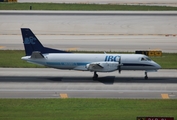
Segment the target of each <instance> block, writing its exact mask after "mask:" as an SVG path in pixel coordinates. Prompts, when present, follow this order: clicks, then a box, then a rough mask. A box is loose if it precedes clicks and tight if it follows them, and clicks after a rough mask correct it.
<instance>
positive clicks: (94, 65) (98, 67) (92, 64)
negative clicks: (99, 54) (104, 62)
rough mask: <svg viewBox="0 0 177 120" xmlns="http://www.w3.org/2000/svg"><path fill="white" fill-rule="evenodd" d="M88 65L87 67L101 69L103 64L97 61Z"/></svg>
mask: <svg viewBox="0 0 177 120" xmlns="http://www.w3.org/2000/svg"><path fill="white" fill-rule="evenodd" d="M88 67H89V69H103V66H101V65H100V64H99V63H91V64H89V66H88Z"/></svg>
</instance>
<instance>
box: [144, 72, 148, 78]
mask: <svg viewBox="0 0 177 120" xmlns="http://www.w3.org/2000/svg"><path fill="white" fill-rule="evenodd" d="M144 79H145V80H147V79H148V76H147V72H145V77H144Z"/></svg>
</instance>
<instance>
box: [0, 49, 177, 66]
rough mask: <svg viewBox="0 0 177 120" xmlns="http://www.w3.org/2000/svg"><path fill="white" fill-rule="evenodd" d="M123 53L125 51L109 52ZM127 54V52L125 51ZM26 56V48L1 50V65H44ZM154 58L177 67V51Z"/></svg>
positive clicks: (164, 64) (165, 64)
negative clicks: (23, 58)
mask: <svg viewBox="0 0 177 120" xmlns="http://www.w3.org/2000/svg"><path fill="white" fill-rule="evenodd" d="M73 52H74V53H103V52H96V51H73ZM107 53H113V54H121V53H124V52H107ZM125 54H127V52H125ZM23 56H25V51H24V50H0V67H12V68H40V67H43V66H39V65H34V64H31V63H28V62H26V61H24V60H21V57H23ZM151 59H152V60H154V61H155V62H157V63H159V64H160V65H161V66H162V68H163V69H177V62H176V61H177V53H163V55H162V57H151Z"/></svg>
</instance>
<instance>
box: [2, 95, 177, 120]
mask: <svg viewBox="0 0 177 120" xmlns="http://www.w3.org/2000/svg"><path fill="white" fill-rule="evenodd" d="M0 113H1V114H0V119H4V120H135V119H136V117H138V116H141V117H142V116H143V117H144V116H147V117H149V116H153V117H154V116H155V117H174V119H177V114H176V113H177V100H174V99H173V100H172V99H171V100H162V99H159V100H156V99H153V100H146V99H141V100H140V99H133V100H130V99H76V98H71V99H70V98H69V99H0Z"/></svg>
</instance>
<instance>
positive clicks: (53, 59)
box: [22, 53, 161, 72]
mask: <svg viewBox="0 0 177 120" xmlns="http://www.w3.org/2000/svg"><path fill="white" fill-rule="evenodd" d="M43 56H44V58H38V59H33V58H31V56H25V57H22V59H23V60H26V61H28V62H32V63H36V64H40V65H44V66H48V67H52V68H57V69H70V70H81V71H96V72H112V71H115V70H117V69H118V65H120V63H121V64H122V65H121V70H145V71H156V70H158V69H160V68H161V67H160V65H158V64H157V63H156V62H154V61H152V60H150V59H149V58H148V57H147V56H145V55H141V54H74V53H48V54H43ZM120 57H121V61H120V59H119V58H120ZM119 61H120V62H119ZM91 64H99V65H100V66H102V67H103V69H97V68H92V69H89V65H91Z"/></svg>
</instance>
